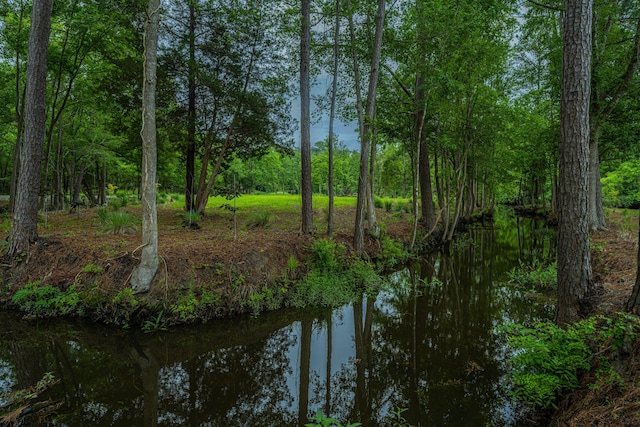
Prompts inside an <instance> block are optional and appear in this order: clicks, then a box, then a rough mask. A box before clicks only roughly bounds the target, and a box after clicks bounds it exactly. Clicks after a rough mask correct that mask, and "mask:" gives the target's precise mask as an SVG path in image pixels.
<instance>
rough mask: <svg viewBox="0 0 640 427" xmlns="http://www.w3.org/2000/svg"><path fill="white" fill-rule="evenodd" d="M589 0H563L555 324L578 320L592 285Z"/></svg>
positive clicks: (591, 5)
mask: <svg viewBox="0 0 640 427" xmlns="http://www.w3.org/2000/svg"><path fill="white" fill-rule="evenodd" d="M592 8H593V2H592V0H565V24H564V34H563V48H562V49H563V52H562V59H563V62H562V89H561V115H560V122H561V135H560V150H559V151H560V174H559V190H560V194H559V222H558V306H557V312H556V323H557V324H558V325H566V324H567V323H570V322H574V321H577V320H578V319H579V317H580V314H581V312H582V307H581V304H582V303H583V302H584V298H585V297H586V296H588V295H589V294H590V293H591V292H592V290H593V281H592V277H591V255H590V249H589V218H588V212H587V207H588V184H589V175H588V174H589V100H590V92H591V33H592V30H591V23H592Z"/></svg>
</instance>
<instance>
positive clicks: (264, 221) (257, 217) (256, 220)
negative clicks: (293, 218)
mask: <svg viewBox="0 0 640 427" xmlns="http://www.w3.org/2000/svg"><path fill="white" fill-rule="evenodd" d="M269 220H271V212H270V211H260V212H254V213H252V214H251V215H249V217H248V218H247V222H246V224H245V225H246V226H247V228H266V227H267V226H268V225H269Z"/></svg>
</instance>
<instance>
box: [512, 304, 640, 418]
mask: <svg viewBox="0 0 640 427" xmlns="http://www.w3.org/2000/svg"><path fill="white" fill-rule="evenodd" d="M502 332H504V333H506V334H507V342H508V345H509V346H510V347H511V348H512V349H513V350H514V351H513V352H512V353H511V355H510V356H509V362H510V364H511V366H512V368H513V369H512V370H511V371H510V372H509V373H508V377H509V381H510V382H511V384H512V385H513V389H512V391H511V395H512V396H513V397H515V398H517V399H518V400H520V401H522V402H523V403H525V404H527V405H530V406H534V407H542V408H547V407H549V406H553V407H555V400H556V398H557V397H558V396H560V395H561V394H562V393H564V392H566V391H569V390H571V389H574V388H576V387H578V385H579V382H578V373H579V372H580V370H591V369H592V362H593V367H596V366H599V367H600V369H598V371H597V372H596V376H595V378H597V379H598V380H602V379H603V378H605V381H607V379H608V378H611V377H612V376H613V378H614V379H616V380H620V379H619V377H617V374H616V373H615V371H614V370H613V369H612V368H611V363H610V362H609V360H607V359H606V358H605V353H606V352H607V351H613V352H616V351H617V350H619V349H621V348H622V347H624V346H627V347H629V348H631V343H633V342H634V341H635V339H636V338H637V337H638V335H639V332H640V323H639V321H638V319H637V318H635V317H633V316H630V315H628V314H625V313H617V314H616V315H615V316H613V317H612V318H608V317H604V316H596V317H590V318H588V319H585V320H583V321H580V322H578V323H575V324H573V325H570V326H568V327H567V329H566V330H565V329H562V328H559V327H558V326H556V325H555V324H553V323H551V322H541V323H538V324H536V325H535V326H534V327H533V328H526V327H524V326H522V325H517V324H508V325H505V326H504V327H503V328H502ZM616 357H617V355H616V354H614V355H613V356H611V358H616Z"/></svg>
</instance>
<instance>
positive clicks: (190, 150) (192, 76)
mask: <svg viewBox="0 0 640 427" xmlns="http://www.w3.org/2000/svg"><path fill="white" fill-rule="evenodd" d="M195 31H196V11H195V6H194V4H193V2H190V3H189V64H188V68H189V71H188V72H189V77H188V80H189V82H188V84H189V100H188V103H189V105H188V111H187V114H188V118H187V120H188V121H187V152H186V180H185V193H184V194H185V198H184V199H185V206H184V209H185V211H187V212H191V211H193V209H194V203H193V183H194V177H195V159H196V39H195ZM203 168H204V169H205V170H206V169H207V163H203Z"/></svg>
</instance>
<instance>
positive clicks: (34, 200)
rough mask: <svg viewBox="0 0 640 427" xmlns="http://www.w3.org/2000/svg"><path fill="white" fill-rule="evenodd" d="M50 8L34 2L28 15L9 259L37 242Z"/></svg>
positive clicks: (42, 0) (48, 0) (48, 1)
mask: <svg viewBox="0 0 640 427" xmlns="http://www.w3.org/2000/svg"><path fill="white" fill-rule="evenodd" d="M52 7H53V1H52V0H34V3H33V8H32V11H31V30H30V33H29V53H28V55H27V83H26V92H25V99H24V102H25V129H24V144H23V147H22V152H21V153H20V175H19V176H18V181H17V185H16V200H15V204H14V212H13V223H12V226H11V233H10V234H9V247H8V248H7V255H8V256H9V257H15V256H16V255H18V254H20V253H21V252H23V251H28V249H29V245H30V244H31V243H34V242H35V241H36V240H37V239H38V226H37V225H38V189H39V188H40V170H41V166H42V151H43V148H44V147H43V145H44V138H45V130H46V86H47V53H48V47H49V34H50V32H51V10H52Z"/></svg>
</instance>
